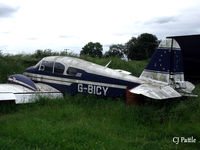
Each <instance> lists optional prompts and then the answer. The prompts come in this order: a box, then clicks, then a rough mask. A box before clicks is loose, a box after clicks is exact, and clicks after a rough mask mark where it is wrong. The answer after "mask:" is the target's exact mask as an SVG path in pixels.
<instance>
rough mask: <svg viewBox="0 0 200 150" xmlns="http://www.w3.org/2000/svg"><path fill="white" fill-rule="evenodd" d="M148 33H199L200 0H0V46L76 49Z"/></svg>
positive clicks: (22, 49) (30, 49)
mask: <svg viewBox="0 0 200 150" xmlns="http://www.w3.org/2000/svg"><path fill="white" fill-rule="evenodd" d="M146 32H147V33H151V34H154V35H156V36H157V37H158V38H159V39H162V38H164V37H166V36H171V35H188V34H199V33H200V0H0V49H1V50H3V52H4V53H12V54H15V53H22V52H24V53H31V52H34V51H35V50H37V49H52V50H56V51H61V50H64V49H70V52H74V53H79V51H80V50H81V48H82V47H83V46H84V45H85V44H87V43H88V42H90V41H91V42H100V43H101V44H102V45H104V51H105V49H106V47H108V46H109V45H111V44H124V43H126V42H127V41H128V40H129V39H130V38H131V37H133V36H135V37H137V36H138V35H140V34H141V33H146Z"/></svg>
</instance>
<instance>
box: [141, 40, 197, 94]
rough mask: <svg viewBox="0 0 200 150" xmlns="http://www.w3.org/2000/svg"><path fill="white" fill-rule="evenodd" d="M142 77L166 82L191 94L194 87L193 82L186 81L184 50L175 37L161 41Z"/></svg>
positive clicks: (178, 89)
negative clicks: (183, 59) (182, 50)
mask: <svg viewBox="0 0 200 150" xmlns="http://www.w3.org/2000/svg"><path fill="white" fill-rule="evenodd" d="M140 78H141V79H144V80H154V81H155V80H156V81H162V82H166V83H168V84H169V85H170V86H171V87H173V88H174V89H176V90H177V91H179V92H180V91H182V93H188V94H189V93H191V91H192V90H193V89H194V86H193V85H192V84H191V83H189V82H185V81H184V70H183V61H182V52H181V48H180V46H179V44H178V43H177V42H176V40H175V39H166V40H164V41H162V42H161V43H160V45H159V47H158V49H157V50H156V52H155V53H154V55H153V57H152V59H151V60H150V62H149V64H148V65H147V66H146V68H145V69H144V71H143V72H142V74H141V75H140ZM180 93H181V92H180Z"/></svg>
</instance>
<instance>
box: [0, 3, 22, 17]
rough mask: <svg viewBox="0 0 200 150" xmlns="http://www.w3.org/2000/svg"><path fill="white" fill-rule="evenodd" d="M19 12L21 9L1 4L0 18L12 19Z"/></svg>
mask: <svg viewBox="0 0 200 150" xmlns="http://www.w3.org/2000/svg"><path fill="white" fill-rule="evenodd" d="M18 10H19V7H17V8H14V7H10V6H8V5H5V4H2V3H0V18H4V17H10V16H12V15H13V14H14V13H15V12H17V11H18Z"/></svg>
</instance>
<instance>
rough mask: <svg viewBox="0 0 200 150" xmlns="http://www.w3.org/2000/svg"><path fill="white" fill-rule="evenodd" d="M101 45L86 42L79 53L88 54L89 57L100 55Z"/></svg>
mask: <svg viewBox="0 0 200 150" xmlns="http://www.w3.org/2000/svg"><path fill="white" fill-rule="evenodd" d="M102 51H103V46H102V45H101V44H100V43H99V42H96V43H93V42H89V43H88V44H86V45H85V46H84V47H83V48H82V50H81V52H80V55H89V56H91V57H102Z"/></svg>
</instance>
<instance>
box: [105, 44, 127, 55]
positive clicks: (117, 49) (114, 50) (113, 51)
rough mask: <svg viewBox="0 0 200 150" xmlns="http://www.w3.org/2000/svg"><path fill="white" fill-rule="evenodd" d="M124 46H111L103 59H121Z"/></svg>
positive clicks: (123, 53)
mask: <svg viewBox="0 0 200 150" xmlns="http://www.w3.org/2000/svg"><path fill="white" fill-rule="evenodd" d="M125 50H126V49H125V46H124V45H122V44H113V45H111V46H110V48H109V50H108V51H107V52H106V53H105V54H104V56H105V57H119V58H123V57H124V55H125Z"/></svg>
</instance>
